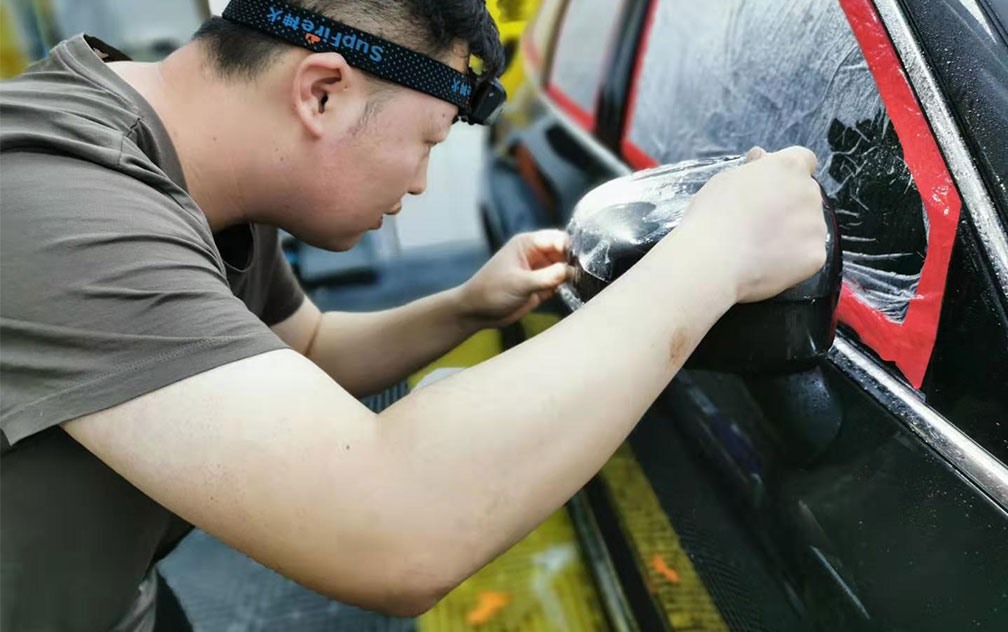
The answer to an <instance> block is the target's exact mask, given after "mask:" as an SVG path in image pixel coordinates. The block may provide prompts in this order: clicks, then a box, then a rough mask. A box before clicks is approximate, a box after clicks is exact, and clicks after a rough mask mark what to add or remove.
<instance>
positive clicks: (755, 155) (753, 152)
mask: <svg viewBox="0 0 1008 632" xmlns="http://www.w3.org/2000/svg"><path fill="white" fill-rule="evenodd" d="M766 153H767V152H766V150H765V149H763V148H762V147H760V146H759V145H756V146H755V147H753V148H752V149H750V150H749V151H747V152H746V155H745V158H743V159H742V164H745V163H747V162H755V161H757V160H759V159H760V158H762V157H763V156H766Z"/></svg>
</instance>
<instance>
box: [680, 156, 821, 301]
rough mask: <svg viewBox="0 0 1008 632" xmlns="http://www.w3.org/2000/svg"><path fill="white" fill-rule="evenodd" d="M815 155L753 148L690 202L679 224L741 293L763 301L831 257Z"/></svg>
mask: <svg viewBox="0 0 1008 632" xmlns="http://www.w3.org/2000/svg"><path fill="white" fill-rule="evenodd" d="M816 162H817V161H816V157H815V154H813V153H812V152H811V151H809V150H808V149H805V148H804V147H788V148H787V149H783V150H781V151H778V152H774V153H769V154H768V153H765V152H763V151H762V150H760V149H759V148H754V150H753V151H751V152H750V153H749V156H748V162H747V163H746V164H744V165H742V166H740V167H738V168H735V169H732V170H730V171H725V172H723V173H720V174H718V175H716V176H714V177H713V178H711V180H710V181H709V182H708V183H707V184H706V185H704V187H703V188H702V189H700V191H699V192H698V193H697V194H696V196H695V197H694V198H693V200H692V202H691V203H690V207H689V210H688V211H687V213H686V217H685V218H684V220H683V222H682V224H681V225H680V227H679V228H678V229H677V231H676V232H687V233H688V234H689V236H690V240H691V241H694V240H695V241H697V242H699V243H698V244H697V245H700V246H701V247H702V248H703V250H705V251H707V252H710V254H711V262H712V265H717V266H724V271H725V273H726V277H725V278H728V279H732V280H733V281H734V288H735V292H736V300H737V302H740V303H746V302H753V301H759V300H763V299H766V298H770V297H771V296H774V295H776V294H779V293H781V292H782V291H784V290H786V289H787V288H789V287H792V286H794V285H797V284H798V283H800V282H802V281H804V280H805V279H807V278H809V277H810V276H812V275H813V274H815V273H816V272H817V271H819V269H821V268H822V266H823V264H824V263H825V261H826V222H825V220H824V218H823V211H822V197H821V193H820V189H819V185H818V184H817V183H816V181H815V180H813V179H812V177H811V174H812V173H814V172H815V168H816Z"/></svg>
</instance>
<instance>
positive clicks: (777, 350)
mask: <svg viewBox="0 0 1008 632" xmlns="http://www.w3.org/2000/svg"><path fill="white" fill-rule="evenodd" d="M741 163H742V159H741V158H738V157H733V158H719V159H713V160H699V161H688V162H683V163H677V164H674V165H665V166H661V167H656V168H654V169H647V170H644V171H639V172H637V173H634V174H631V175H628V176H624V177H622V178H616V179H615V180H611V181H609V182H607V183H605V184H603V185H601V186H599V187H597V188H595V189H593V190H592V191H590V192H589V193H588V194H587V195H585V196H584V197H583V198H582V199H581V201H580V202H578V204H577V206H576V207H575V210H574V214H573V217H572V219H571V221H570V224H569V226H568V229H567V230H568V232H569V233H570V234H571V250H570V253H569V256H568V258H569V262H570V264H571V265H572V266H573V267H574V280H573V281H572V282H571V283H570V284H569V285H568V286H565V287H564V288H563V290H562V291H561V296H562V298H564V300H565V302H566V303H567V304H568V307H571V308H572V309H576V308H577V307H578V306H579V305H580V304H583V302H585V301H588V300H590V299H591V298H592V297H593V296H595V295H596V294H598V293H599V292H600V291H602V289H604V288H605V287H606V286H607V285H608V284H609V283H611V282H612V281H613V280H615V279H616V278H618V277H619V276H620V275H621V274H623V273H624V272H626V271H627V270H629V269H630V267H632V266H633V265H634V264H635V263H636V262H637V261H639V260H640V259H641V258H642V257H643V256H644V255H645V254H646V253H647V252H648V251H649V250H650V249H651V248H652V247H653V246H654V245H655V244H656V243H658V241H660V240H661V239H662V238H663V237H664V236H665V235H667V234H668V233H669V232H671V231H673V230H675V228H676V227H677V226H678V225H679V222H680V221H681V219H682V217H683V215H684V214H685V211H686V208H687V206H688V204H689V201H690V199H691V198H692V197H693V195H694V194H695V193H696V192H697V191H699V190H700V188H701V187H702V186H703V185H704V183H706V182H707V180H709V179H710V178H711V177H712V176H713V175H715V174H716V173H718V172H720V171H723V170H726V169H730V168H733V167H736V166H738V165H739V164H741ZM823 216H824V218H825V220H826V226H827V233H828V235H827V243H826V248H827V256H826V263H825V265H824V266H823V268H822V269H821V270H820V271H819V272H817V273H816V274H815V275H814V276H813V277H811V278H810V279H808V280H806V281H804V282H802V283H800V284H798V285H796V286H795V287H792V288H790V289H788V290H786V291H784V292H782V293H781V294H779V295H777V296H774V297H772V298H770V299H767V300H765V301H760V302H758V303H743V304H737V305H735V306H733V307H732V308H731V309H730V310H728V312H727V313H725V315H724V316H722V317H721V319H720V320H718V322H717V323H715V325H714V326H713V327H712V328H711V330H710V331H709V332H708V334H707V335H706V336H705V337H704V339H703V340H702V341H701V342H700V344H699V346H698V347H697V348H696V350H695V351H694V352H693V354H692V355H691V356H690V358H689V359H688V360H687V362H686V367H687V368H696V369H710V370H718V371H726V372H732V373H793V372H797V371H802V370H805V369H808V368H810V367H812V366H815V364H816V363H817V361H818V360H819V359H820V358H822V357H823V356H824V355H825V354H826V352H827V351H828V350H829V348H830V347H831V346H832V344H833V337H834V335H835V333H836V306H837V302H838V300H839V297H840V286H841V272H842V258H841V252H840V239H839V233H838V229H837V221H836V215H835V214H834V211H833V209H832V207H831V206H830V204H829V201H828V200H827V198H826V195H825V193H824V194H823Z"/></svg>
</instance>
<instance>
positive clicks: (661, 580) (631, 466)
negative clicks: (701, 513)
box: [601, 443, 728, 632]
mask: <svg viewBox="0 0 1008 632" xmlns="http://www.w3.org/2000/svg"><path fill="white" fill-rule="evenodd" d="M601 477H602V481H603V482H604V483H605V486H606V488H607V489H608V491H609V496H610V498H612V502H613V505H614V508H615V510H616V514H617V515H618V516H619V520H620V525H621V527H622V528H623V532H624V533H625V534H626V535H627V538H628V539H629V541H630V547H631V548H632V549H633V551H634V554H635V556H636V557H637V563H638V567H639V568H640V569H641V572H642V573H643V575H644V578H645V582H646V583H647V586H648V588H649V590H650V591H651V593H652V595H653V596H654V597H655V601H656V602H657V603H658V604H659V605H660V606H661V608H662V610H663V611H664V613H665V616H666V618H667V620H668V622H669V623H670V624H671V626H672V628H673V629H674V630H676V631H677V632H685V631H690V632H693V631H703V632H728V626H727V625H725V622H724V619H722V618H721V614H720V612H719V611H718V609H717V606H715V605H714V601H713V600H712V599H711V597H710V594H709V593H708V592H707V588H706V587H705V586H704V584H703V582H702V581H700V577H699V576H698V575H697V573H696V570H695V569H694V568H693V563H692V562H691V561H690V559H689V557H687V555H686V552H685V551H683V549H682V546H681V545H680V543H679V537H678V536H677V535H676V533H675V530H674V529H673V528H672V524H671V523H670V522H669V519H668V516H666V515H665V512H664V511H663V510H662V508H661V504H660V503H659V501H658V497H657V496H656V495H655V492H654V489H652V487H651V484H650V483H649V482H648V480H647V477H646V476H645V475H644V471H643V470H642V469H641V466H640V464H639V463H637V459H636V458H635V457H634V454H633V451H632V450H631V449H630V446H629V445H627V444H625V443H624V444H623V445H622V446H620V448H619V449H618V450H617V451H616V453H615V454H614V455H613V456H612V458H611V459H609V462H608V463H606V464H605V466H604V467H603V468H602V473H601Z"/></svg>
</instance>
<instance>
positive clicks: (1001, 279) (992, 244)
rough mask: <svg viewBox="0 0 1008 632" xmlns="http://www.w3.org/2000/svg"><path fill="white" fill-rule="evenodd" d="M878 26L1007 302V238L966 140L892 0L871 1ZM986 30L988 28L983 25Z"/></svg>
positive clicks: (977, 9) (904, 20) (964, 0)
mask: <svg viewBox="0 0 1008 632" xmlns="http://www.w3.org/2000/svg"><path fill="white" fill-rule="evenodd" d="M959 1H960V2H962V3H963V4H969V5H972V6H974V7H975V8H976V12H974V15H984V16H986V14H984V13H983V12H982V11H980V7H979V6H978V5H977V4H976V3H975V2H974V1H973V0H959ZM875 5H876V7H877V8H878V12H879V15H880V17H881V18H882V22H883V24H885V27H886V29H887V30H888V31H889V36H890V38H891V40H892V42H893V46H894V47H895V48H896V51H897V52H898V54H899V56H900V58H901V59H902V61H903V65H904V67H905V68H906V71H907V76H908V79H909V81H910V85H911V86H912V87H913V89H914V90H915V91H916V93H917V96H918V98H919V99H920V102H921V106H922V108H923V110H924V114H925V115H926V116H927V118H928V120H929V121H930V122H931V127H932V131H933V132H934V135H935V141H936V142H937V143H938V146H939V147H940V148H941V150H942V153H943V154H944V156H945V161H946V164H947V165H948V167H949V171H950V172H951V173H952V177H953V178H954V180H955V183H956V186H957V187H958V188H959V192H960V194H961V195H962V198H963V201H964V202H965V203H966V204H965V215H966V216H967V217H968V218H969V219H970V223H971V225H972V226H973V228H974V229H975V230H976V233H977V236H978V237H979V240H980V243H981V245H982V246H983V248H984V250H985V254H986V255H987V260H988V261H989V263H990V265H991V267H992V268H993V272H994V277H995V278H996V279H997V282H998V285H1000V289H1001V294H1002V297H1003V298H1005V299H1006V300H1008V236H1006V235H1005V231H1004V228H1003V227H1002V225H1001V221H1000V218H999V216H998V212H997V209H996V208H995V207H994V201H993V200H992V199H991V197H990V194H989V193H988V192H987V188H986V187H985V186H984V183H983V179H982V178H981V176H980V172H979V171H978V170H977V168H976V165H974V164H973V160H972V158H970V153H969V149H967V147H966V141H965V139H964V138H963V137H962V134H961V133H960V131H959V127H958V126H957V125H956V124H955V120H954V119H953V118H952V111H951V109H950V108H949V105H948V103H947V102H946V101H945V98H944V97H943V96H942V93H941V90H940V89H939V88H938V84H937V82H936V81H935V79H934V77H933V76H932V75H931V73H930V71H929V70H928V65H927V62H926V61H925V58H924V52H923V51H922V50H921V48H920V45H919V44H918V43H917V40H915V39H914V36H913V31H912V30H911V28H910V24H909V22H908V21H907V18H906V16H905V15H904V14H903V11H902V9H901V8H900V7H899V4H898V2H897V0H875ZM988 26H989V25H988Z"/></svg>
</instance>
